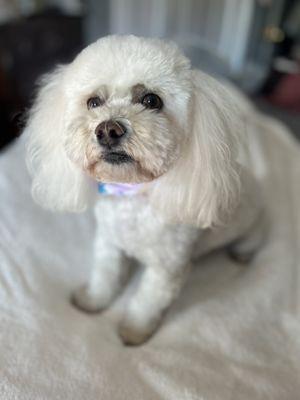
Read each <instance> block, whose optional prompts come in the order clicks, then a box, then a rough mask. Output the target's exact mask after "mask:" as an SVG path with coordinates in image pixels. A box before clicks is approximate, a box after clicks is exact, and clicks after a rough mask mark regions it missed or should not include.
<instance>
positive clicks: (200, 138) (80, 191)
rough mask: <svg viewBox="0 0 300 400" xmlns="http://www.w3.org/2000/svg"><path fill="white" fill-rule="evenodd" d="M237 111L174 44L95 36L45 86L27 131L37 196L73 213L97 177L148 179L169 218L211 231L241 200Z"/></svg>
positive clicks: (46, 79)
mask: <svg viewBox="0 0 300 400" xmlns="http://www.w3.org/2000/svg"><path fill="white" fill-rule="evenodd" d="M237 114H238V113H237V112H236V109H235V106H234V105H233V103H232V101H231V99H230V95H229V93H227V91H226V90H225V89H224V88H223V87H222V86H221V85H220V84H219V83H217V82H216V81H215V80H214V79H212V78H211V77H208V76H207V75H205V74H203V73H201V72H196V71H192V70H191V68H190V63H189V61H188V60H187V59H186V58H185V57H184V56H183V55H182V53H181V52H180V51H179V50H178V48H177V47H176V45H174V44H170V43H166V42H164V41H161V40H158V39H144V38H137V37H134V36H110V37H106V38H103V39H100V40H98V41H97V42H95V43H94V44H92V45H90V46H88V47H87V48H86V49H84V50H83V51H82V52H81V53H80V54H79V55H78V56H77V58H76V59H75V60H74V61H73V62H72V63H71V64H69V65H66V66H61V67H59V68H57V69H56V70H55V71H54V72H53V73H51V74H49V75H46V76H45V77H44V78H43V80H42V82H41V87H40V90H39V93H38V96H37V99H36V102H35V104H34V105H33V107H32V110H31V112H30V116H29V120H28V124H27V128H26V131H27V134H28V136H29V141H28V163H29V168H30V170H31V171H32V174H33V196H34V198H35V199H36V200H37V201H38V202H39V203H41V204H42V205H43V206H45V207H48V208H52V209H62V210H70V211H79V210H82V209H84V208H85V207H86V205H87V202H88V198H89V192H90V189H91V188H93V187H94V183H93V181H101V182H126V183H141V182H144V183H145V184H147V185H148V186H149V188H150V187H151V189H149V197H150V200H151V202H152V203H153V204H155V205H156V206H157V207H158V208H159V209H160V210H161V211H163V212H164V213H165V214H169V215H170V216H172V217H175V218H176V219H177V220H181V221H184V222H194V223H196V224H197V225H200V226H210V225H211V224H213V223H217V222H219V221H220V220H222V218H223V217H224V215H226V214H228V212H229V210H230V209H231V208H232V206H233V205H234V204H235V202H236V199H237V197H238V186H239V179H238V173H237V166H236V161H235V159H236V144H237V131H238V127H237V125H238V124H237V122H238V117H237Z"/></svg>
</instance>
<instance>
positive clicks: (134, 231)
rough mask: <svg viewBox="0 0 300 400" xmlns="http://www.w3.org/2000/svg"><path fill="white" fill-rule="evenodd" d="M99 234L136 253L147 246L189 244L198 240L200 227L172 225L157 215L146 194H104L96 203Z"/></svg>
mask: <svg viewBox="0 0 300 400" xmlns="http://www.w3.org/2000/svg"><path fill="white" fill-rule="evenodd" d="M95 212H96V218H97V222H98V230H99V234H101V235H105V236H106V237H107V238H109V240H110V241H111V242H113V243H114V244H116V245H117V246H119V247H121V248H123V249H124V250H125V251H126V252H127V253H129V254H131V255H133V256H136V255H138V253H139V252H140V251H143V252H144V251H145V249H146V248H149V249H154V248H155V247H161V246H170V245H171V246H172V247H173V246H174V243H176V242H177V243H178V244H179V243H181V244H182V245H187V244H188V243H189V242H192V241H194V240H195V237H196V236H197V230H196V229H194V228H191V227H187V226H183V225H170V224H168V223H166V222H165V221H164V220H163V218H162V217H160V216H159V215H157V214H155V213H154V212H153V210H152V209H151V207H150V205H149V203H148V202H147V199H146V198H145V197H144V196H133V197H122V198H120V197H113V196H112V197H110V196H109V197H104V198H101V199H99V201H98V202H97V205H96V210H95Z"/></svg>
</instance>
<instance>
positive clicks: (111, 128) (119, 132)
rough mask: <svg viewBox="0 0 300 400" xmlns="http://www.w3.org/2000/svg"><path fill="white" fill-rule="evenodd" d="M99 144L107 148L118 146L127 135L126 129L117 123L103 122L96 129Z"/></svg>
mask: <svg viewBox="0 0 300 400" xmlns="http://www.w3.org/2000/svg"><path fill="white" fill-rule="evenodd" d="M95 134H96V136H97V140H98V142H99V144H100V145H101V146H103V147H106V148H111V147H114V146H117V145H118V144H119V143H120V140H121V139H122V138H123V137H124V136H125V134H126V128H125V127H124V126H123V125H122V124H121V123H120V122H117V121H112V120H109V121H103V122H101V124H99V125H98V126H97V128H96V129H95Z"/></svg>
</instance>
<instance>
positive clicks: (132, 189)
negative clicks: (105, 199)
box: [98, 183, 143, 196]
mask: <svg viewBox="0 0 300 400" xmlns="http://www.w3.org/2000/svg"><path fill="white" fill-rule="evenodd" d="M142 186H143V183H98V192H99V193H100V194H101V195H106V196H134V195H136V194H138V192H139V191H140V189H141V187H142Z"/></svg>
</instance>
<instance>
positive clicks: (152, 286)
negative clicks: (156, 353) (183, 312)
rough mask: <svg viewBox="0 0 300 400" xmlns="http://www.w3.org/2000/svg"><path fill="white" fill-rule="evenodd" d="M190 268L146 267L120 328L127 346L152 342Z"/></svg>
mask: <svg viewBox="0 0 300 400" xmlns="http://www.w3.org/2000/svg"><path fill="white" fill-rule="evenodd" d="M188 269H189V267H188V266H182V267H180V268H176V269H175V270H173V269H171V268H170V269H168V268H165V265H161V264H160V265H158V264H157V265H149V266H147V267H146V269H145V271H144V273H143V275H142V277H141V281H140V282H139V285H138V288H137V291H136V293H135V294H134V295H133V298H132V299H131V301H130V302H129V304H128V308H127V309H126V311H125V315H124V317H123V319H122V321H121V323H120V326H119V335H120V337H121V339H122V341H123V343H125V344H127V345H139V344H142V343H144V342H145V341H146V340H147V339H149V337H150V336H151V335H152V334H153V333H154V332H155V330H156V329H157V327H158V325H159V323H160V321H161V319H162V317H163V315H164V312H165V311H166V310H167V309H168V308H169V306H170V305H171V304H172V302H173V300H174V299H175V298H176V297H177V295H178V293H179V292H180V289H181V287H182V286H183V284H184V282H185V276H186V273H187V271H188Z"/></svg>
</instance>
